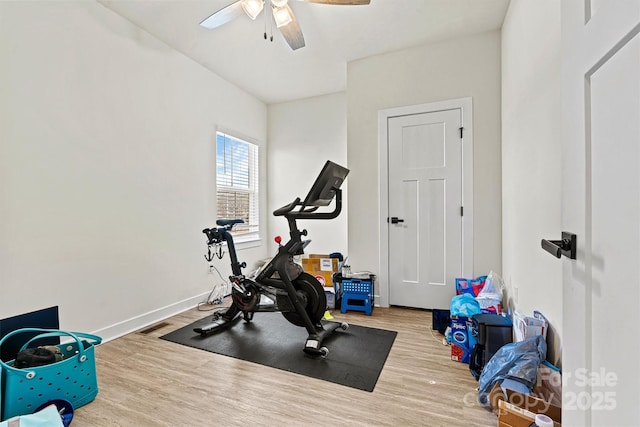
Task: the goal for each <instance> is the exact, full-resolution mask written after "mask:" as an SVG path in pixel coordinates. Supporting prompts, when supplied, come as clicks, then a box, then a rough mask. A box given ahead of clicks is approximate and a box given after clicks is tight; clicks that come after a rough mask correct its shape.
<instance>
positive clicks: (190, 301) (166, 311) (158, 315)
mask: <svg viewBox="0 0 640 427" xmlns="http://www.w3.org/2000/svg"><path fill="white" fill-rule="evenodd" d="M209 293H210V291H207V292H205V293H203V294H200V295H196V296H194V297H191V298H187V299H185V300H182V301H178V302H176V303H173V304H169V305H167V306H165V307H161V308H158V309H155V310H151V311H149V312H147V313H144V314H140V315H138V316H135V317H132V318H130V319H127V320H123V321H122V322H118V323H115V324H113V325H111V326H107V327H105V328H102V329H98V330H97V331H93V332H92V334H95V335H98V336H100V337H102V342H107V341H111V340H114V339H116V338H119V337H122V336H124V335H127V334H130V333H131V332H135V331H137V330H139V329H141V328H144V327H145V326H149V325H153V324H154V323H157V322H159V321H161V320H164V319H167V318H169V317H171V316H175V315H176V314H180V313H182V312H184V311H186V310H189V309H191V308H194V307H196V306H197V305H198V303H201V302H203V301H206V300H207V297H208V296H209Z"/></svg>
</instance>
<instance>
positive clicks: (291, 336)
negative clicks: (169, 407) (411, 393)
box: [160, 313, 397, 391]
mask: <svg viewBox="0 0 640 427" xmlns="http://www.w3.org/2000/svg"><path fill="white" fill-rule="evenodd" d="M211 318H212V316H211V315H209V316H207V317H205V318H204V319H201V320H198V321H196V322H194V323H192V324H190V325H187V326H185V327H183V328H180V329H178V330H176V331H173V332H170V333H168V334H166V335H163V336H161V337H160V338H162V339H165V340H167V341H172V342H175V343H178V344H183V345H186V346H189V347H195V348H199V349H201V350H207V351H210V352H213V353H218V354H223V355H225V356H230V357H235V358H237V359H242V360H247V361H250V362H254V363H259V364H261V365H265V366H271V367H273V368H278V369H283V370H285V371H289V372H295V373H297V374H302V375H306V376H309V377H313V378H318V379H321V380H325V381H331V382H334V383H338V384H342V385H346V386H349V387H353V388H358V389H360V390H366V391H373V388H374V387H375V385H376V382H377V381H378V377H379V376H380V372H381V371H382V367H383V366H384V362H385V361H386V360H387V355H388V354H389V351H390V350H391V346H392V345H393V341H394V340H395V338H396V335H397V332H394V331H387V330H384V329H374V328H366V327H363V326H357V325H350V326H349V328H348V329H347V330H346V331H344V330H342V329H341V328H338V329H337V330H336V331H335V332H334V333H333V334H331V335H330V336H329V337H328V338H326V339H325V340H324V342H323V345H324V346H326V347H327V348H328V349H329V355H328V356H327V357H326V358H324V359H322V358H314V357H311V356H309V355H307V354H306V353H304V352H303V351H302V349H303V347H304V343H305V340H306V338H307V336H308V334H307V330H306V329H305V328H301V327H298V326H295V325H293V324H291V323H289V322H288V321H287V320H286V319H285V318H284V317H283V316H282V314H280V313H255V315H254V318H253V320H252V321H251V322H250V323H247V322H245V321H244V320H240V321H238V322H236V323H235V324H234V325H232V326H231V327H229V328H227V329H223V330H221V331H219V332H216V333H213V334H211V335H209V336H206V337H202V336H200V334H198V333H196V332H194V331H193V328H195V327H198V326H201V325H205V324H207V323H209V322H210V321H211Z"/></svg>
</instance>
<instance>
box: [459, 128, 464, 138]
mask: <svg viewBox="0 0 640 427" xmlns="http://www.w3.org/2000/svg"><path fill="white" fill-rule="evenodd" d="M459 129H460V138H461V139H462V131H463V130H464V128H463V127H461V128H459Z"/></svg>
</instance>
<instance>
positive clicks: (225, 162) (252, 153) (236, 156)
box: [216, 132, 260, 238]
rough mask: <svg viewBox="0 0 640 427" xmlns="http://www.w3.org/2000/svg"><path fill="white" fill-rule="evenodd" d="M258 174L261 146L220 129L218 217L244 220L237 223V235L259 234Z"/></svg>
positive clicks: (218, 140)
mask: <svg viewBox="0 0 640 427" xmlns="http://www.w3.org/2000/svg"><path fill="white" fill-rule="evenodd" d="M258 176H259V175H258V146H257V145H256V144H253V143H250V142H247V141H244V140H242V139H240V138H236V137H234V136H230V135H227V134H225V133H222V132H217V133H216V190H217V197H216V201H217V202H216V203H217V212H218V214H217V218H218V219H238V218H240V219H242V220H244V224H237V225H235V226H234V227H233V230H234V233H233V234H235V235H242V236H246V237H247V238H250V237H253V235H255V237H256V238H257V237H258V232H259V220H260V212H259V206H258V201H259V196H258Z"/></svg>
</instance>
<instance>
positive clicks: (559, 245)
mask: <svg viewBox="0 0 640 427" xmlns="http://www.w3.org/2000/svg"><path fill="white" fill-rule="evenodd" d="M540 246H542V249H544V250H545V251H547V252H549V253H550V254H551V255H553V256H555V257H556V258H560V257H561V256H562V255H564V256H566V257H568V258H570V259H576V250H577V247H578V245H577V236H576V235H575V234H573V233H569V232H566V231H563V232H562V240H546V239H542V240H541V241H540Z"/></svg>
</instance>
